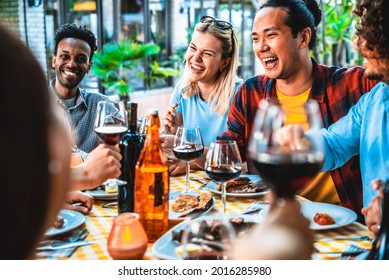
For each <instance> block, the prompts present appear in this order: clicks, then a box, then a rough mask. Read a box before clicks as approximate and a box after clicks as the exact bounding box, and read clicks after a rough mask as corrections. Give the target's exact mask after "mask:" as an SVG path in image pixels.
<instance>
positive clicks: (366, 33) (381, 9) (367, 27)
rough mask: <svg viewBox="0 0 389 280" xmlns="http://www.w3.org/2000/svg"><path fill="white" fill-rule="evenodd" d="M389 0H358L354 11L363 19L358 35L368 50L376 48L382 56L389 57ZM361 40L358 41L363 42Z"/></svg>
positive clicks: (357, 27) (359, 25)
mask: <svg viewBox="0 0 389 280" xmlns="http://www.w3.org/2000/svg"><path fill="white" fill-rule="evenodd" d="M388 10H389V0H358V1H357V4H356V7H355V9H354V13H355V14H356V15H358V16H359V17H360V18H361V19H360V22H359V23H358V24H357V26H356V29H357V35H358V36H359V37H360V38H361V39H362V42H363V41H365V46H366V48H367V49H368V50H370V51H373V50H376V51H377V53H378V55H379V57H380V58H389V16H388V14H387V13H388ZM362 42H361V41H359V42H358V43H359V44H360V43H362Z"/></svg>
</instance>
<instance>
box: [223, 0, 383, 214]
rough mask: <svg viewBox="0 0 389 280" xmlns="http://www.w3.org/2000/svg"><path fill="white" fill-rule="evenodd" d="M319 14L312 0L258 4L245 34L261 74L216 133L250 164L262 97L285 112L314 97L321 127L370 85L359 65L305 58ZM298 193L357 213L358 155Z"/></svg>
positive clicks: (359, 190) (245, 87)
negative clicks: (248, 33)
mask: <svg viewBox="0 0 389 280" xmlns="http://www.w3.org/2000/svg"><path fill="white" fill-rule="evenodd" d="M321 15H322V12H321V10H320V8H319V6H318V4H317V2H316V1H315V0H306V1H301V0H269V1H266V2H263V4H262V5H261V6H260V7H259V10H258V12H257V14H256V16H255V19H254V23H253V27H252V35H251V36H252V43H253V51H254V53H255V55H256V56H257V58H258V59H259V61H260V62H261V63H262V66H263V68H264V71H265V74H260V75H257V76H254V77H252V78H249V79H247V80H246V81H245V82H244V83H243V84H242V86H241V87H240V88H239V90H238V92H237V94H236V96H235V98H234V100H233V102H232V104H231V108H230V111H229V114H228V122H227V130H226V132H224V133H222V134H221V136H220V137H219V138H220V139H230V140H235V141H236V142H237V143H238V146H239V149H240V152H241V156H242V159H243V160H248V162H250V161H249V157H248V155H247V150H248V143H249V139H250V136H251V133H252V128H253V122H254V119H255V114H256V112H257V109H258V105H259V102H260V101H261V100H262V99H271V98H276V99H278V100H279V101H280V103H281V105H282V106H283V108H284V110H286V113H287V115H288V116H290V115H292V114H291V113H292V112H291V111H292V109H293V106H294V104H298V103H301V102H303V101H306V100H307V99H308V98H309V99H314V100H316V101H317V102H318V103H319V107H320V113H321V117H322V120H323V126H324V127H328V126H330V125H331V124H332V123H333V122H335V121H337V120H338V119H340V118H341V117H343V116H344V115H346V114H347V112H348V110H349V108H350V107H351V106H352V105H353V104H355V103H356V102H357V101H358V100H359V98H360V97H361V96H362V95H363V94H364V93H365V92H367V91H369V90H371V88H372V87H373V86H374V85H375V84H376V82H374V81H370V80H368V79H367V78H365V77H364V75H363V74H364V69H363V67H360V66H355V67H351V68H341V67H337V66H326V65H322V64H318V63H317V62H316V61H315V60H314V59H313V58H311V57H310V49H312V48H313V47H314V46H315V44H316V39H317V33H316V32H317V31H316V28H317V26H318V24H319V23H320V21H321ZM288 110H289V111H288ZM299 118H301V115H299V114H296V113H295V114H294V115H293V116H292V117H291V118H290V122H291V123H294V122H296V121H294V120H298V119H299ZM250 171H251V172H253V170H251V166H250V164H249V172H250ZM298 194H299V195H301V196H304V197H306V198H308V199H310V200H312V201H321V202H326V203H333V204H342V205H343V206H345V207H348V208H350V209H353V210H354V211H356V212H358V213H359V212H360V209H361V208H362V187H361V178H360V170H359V164H358V158H352V159H351V160H350V161H348V162H347V163H346V164H345V165H344V166H343V167H340V168H337V169H334V170H332V171H330V172H322V173H320V174H318V175H317V176H316V178H315V179H314V180H313V181H312V183H311V184H310V185H309V186H307V187H306V188H305V189H303V190H301V191H299V193H298ZM360 219H361V220H362V215H360Z"/></svg>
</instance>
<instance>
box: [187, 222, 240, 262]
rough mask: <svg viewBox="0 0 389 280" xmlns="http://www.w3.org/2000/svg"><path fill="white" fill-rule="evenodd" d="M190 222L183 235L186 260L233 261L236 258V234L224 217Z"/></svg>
mask: <svg viewBox="0 0 389 280" xmlns="http://www.w3.org/2000/svg"><path fill="white" fill-rule="evenodd" d="M209 217H210V216H202V217H200V218H197V219H194V220H188V221H187V224H186V226H185V228H184V231H183V234H182V239H181V240H182V242H181V244H182V258H183V259H185V260H231V259H233V258H234V248H233V245H234V240H235V239H236V237H235V232H234V230H233V227H232V225H231V223H230V221H229V220H228V218H227V217H226V216H224V215H220V216H217V217H216V216H215V218H212V219H211V218H209Z"/></svg>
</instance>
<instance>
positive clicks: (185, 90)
mask: <svg viewBox="0 0 389 280" xmlns="http://www.w3.org/2000/svg"><path fill="white" fill-rule="evenodd" d="M189 88H190V85H187V86H184V87H183V88H182V89H181V90H180V99H178V102H177V103H176V104H174V105H175V107H174V108H177V106H178V105H180V103H181V100H182V97H183V96H184V94H185V93H186V92H187V91H188V90H189Z"/></svg>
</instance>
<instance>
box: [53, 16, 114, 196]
mask: <svg viewBox="0 0 389 280" xmlns="http://www.w3.org/2000/svg"><path fill="white" fill-rule="evenodd" d="M54 42H55V47H54V54H53V55H52V66H53V67H54V68H55V72H56V78H55V79H54V80H53V81H51V86H52V88H53V91H54V93H55V97H56V99H57V102H58V104H59V105H60V107H61V108H62V109H63V117H64V118H67V119H68V120H69V122H70V125H71V127H72V129H73V133H72V134H73V137H74V144H75V146H76V147H77V149H76V150H75V152H77V153H80V154H81V155H82V158H83V159H84V161H88V162H89V165H90V166H92V165H93V166H94V167H97V168H99V170H100V171H104V172H105V173H104V177H105V180H106V179H109V178H116V177H118V176H119V175H120V166H121V165H120V160H121V155H120V150H119V148H118V147H117V146H113V145H104V144H100V145H99V146H98V138H97V135H96V133H95V130H94V124H95V118H96V110H97V103H98V102H99V101H109V99H108V97H106V96H104V95H102V94H100V93H92V92H88V91H87V90H85V89H82V88H80V87H79V84H80V83H81V81H82V80H83V78H84V76H85V75H86V74H87V73H89V71H90V68H91V67H92V64H93V61H92V58H93V54H94V52H95V51H96V50H97V44H96V37H95V35H94V34H93V33H92V32H91V31H90V30H88V29H87V28H85V27H81V26H77V25H75V24H69V23H67V24H64V25H62V26H61V27H59V28H58V30H57V31H56V33H55V37H54ZM111 110H112V114H113V115H116V114H119V113H118V110H117V109H116V108H115V106H114V105H113V104H112V105H111ZM92 151H93V155H89V156H88V153H90V152H92ZM88 157H91V158H92V159H93V161H97V162H93V161H92V159H88ZM88 170H89V171H90V172H93V169H92V168H89V169H88ZM84 175H85V177H88V174H84ZM101 177H103V174H102V176H101ZM105 180H103V181H102V182H104V181H105ZM96 186H98V185H96V184H95V183H94V184H89V185H88V184H86V185H84V186H80V188H81V189H89V188H92V187H96Z"/></svg>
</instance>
